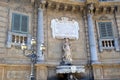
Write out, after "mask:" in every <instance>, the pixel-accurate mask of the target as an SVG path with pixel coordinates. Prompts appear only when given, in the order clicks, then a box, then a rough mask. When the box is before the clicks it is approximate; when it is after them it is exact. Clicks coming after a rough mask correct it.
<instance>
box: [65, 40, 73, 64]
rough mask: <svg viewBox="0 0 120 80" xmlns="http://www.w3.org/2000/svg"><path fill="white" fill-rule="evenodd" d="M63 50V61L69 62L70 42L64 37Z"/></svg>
mask: <svg viewBox="0 0 120 80" xmlns="http://www.w3.org/2000/svg"><path fill="white" fill-rule="evenodd" d="M63 51H64V55H63V61H64V62H68V63H71V62H72V55H71V51H70V44H69V41H68V38H65V42H64V44H63Z"/></svg>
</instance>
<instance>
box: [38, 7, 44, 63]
mask: <svg viewBox="0 0 120 80" xmlns="http://www.w3.org/2000/svg"><path fill="white" fill-rule="evenodd" d="M42 43H44V31H43V9H42V8H41V7H39V8H38V27H37V55H38V62H40V61H43V60H44V55H43V53H42V50H40V47H41V44H42Z"/></svg>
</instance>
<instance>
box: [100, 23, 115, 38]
mask: <svg viewBox="0 0 120 80" xmlns="http://www.w3.org/2000/svg"><path fill="white" fill-rule="evenodd" d="M98 26H99V32H100V38H107V39H108V38H113V31H112V23H111V22H99V23H98Z"/></svg>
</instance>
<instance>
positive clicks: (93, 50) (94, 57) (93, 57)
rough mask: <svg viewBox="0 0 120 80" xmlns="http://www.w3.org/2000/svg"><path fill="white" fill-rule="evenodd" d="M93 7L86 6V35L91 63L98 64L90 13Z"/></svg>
mask: <svg viewBox="0 0 120 80" xmlns="http://www.w3.org/2000/svg"><path fill="white" fill-rule="evenodd" d="M92 11H93V6H92V5H89V6H88V14H87V21H88V33H89V45H90V56H91V61H92V63H96V62H98V57H97V49H96V40H95V34H94V25H93V20H92V15H93V14H92V13H93V12H92Z"/></svg>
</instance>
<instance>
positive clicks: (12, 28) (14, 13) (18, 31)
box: [11, 12, 29, 34]
mask: <svg viewBox="0 0 120 80" xmlns="http://www.w3.org/2000/svg"><path fill="white" fill-rule="evenodd" d="M14 15H19V16H20V26H19V28H20V30H14V26H13V25H14V18H13V17H14ZM23 16H26V17H27V31H26V32H24V31H22V30H21V29H22V26H21V25H22V17H23ZM11 32H15V33H22V34H27V33H28V32H29V16H28V15H25V14H22V13H16V12H12V14H11Z"/></svg>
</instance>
